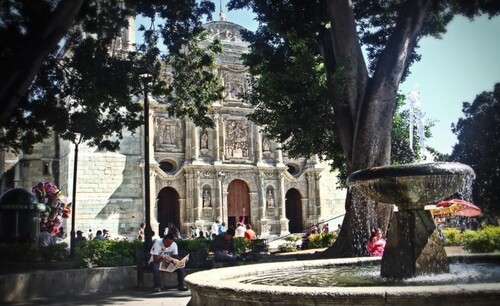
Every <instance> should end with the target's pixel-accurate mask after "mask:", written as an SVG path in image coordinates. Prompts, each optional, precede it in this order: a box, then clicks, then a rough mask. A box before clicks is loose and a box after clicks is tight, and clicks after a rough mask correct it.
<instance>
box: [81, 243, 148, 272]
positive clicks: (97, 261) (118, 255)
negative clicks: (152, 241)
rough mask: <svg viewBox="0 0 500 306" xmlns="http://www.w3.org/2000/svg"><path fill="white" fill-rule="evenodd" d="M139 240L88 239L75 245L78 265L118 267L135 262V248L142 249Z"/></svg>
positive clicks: (142, 244) (142, 245)
mask: <svg viewBox="0 0 500 306" xmlns="http://www.w3.org/2000/svg"><path fill="white" fill-rule="evenodd" d="M143 249H144V243H143V242H141V241H139V240H134V241H129V240H127V239H123V240H118V239H114V240H90V241H82V242H80V243H78V245H77V246H76V254H77V257H78V264H79V266H80V267H89V268H92V267H119V266H131V265H134V264H135V252H136V250H143Z"/></svg>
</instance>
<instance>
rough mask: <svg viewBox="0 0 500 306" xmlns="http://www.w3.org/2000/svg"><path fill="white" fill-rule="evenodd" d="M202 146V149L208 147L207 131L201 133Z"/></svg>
mask: <svg viewBox="0 0 500 306" xmlns="http://www.w3.org/2000/svg"><path fill="white" fill-rule="evenodd" d="M200 148H201V149H208V134H207V131H203V133H202V134H201V141H200Z"/></svg>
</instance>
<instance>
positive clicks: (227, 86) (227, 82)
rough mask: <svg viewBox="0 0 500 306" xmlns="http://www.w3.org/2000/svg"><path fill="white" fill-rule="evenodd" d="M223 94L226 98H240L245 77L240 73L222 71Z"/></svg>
mask: <svg viewBox="0 0 500 306" xmlns="http://www.w3.org/2000/svg"><path fill="white" fill-rule="evenodd" d="M222 79H223V81H224V96H225V98H226V99H228V100H241V97H240V95H241V94H243V93H244V92H245V85H246V78H245V75H244V74H242V73H230V72H223V75H222Z"/></svg>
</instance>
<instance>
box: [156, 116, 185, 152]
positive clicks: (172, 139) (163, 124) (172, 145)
mask: <svg viewBox="0 0 500 306" xmlns="http://www.w3.org/2000/svg"><path fill="white" fill-rule="evenodd" d="M180 137H181V128H180V126H179V123H178V122H176V121H172V120H166V119H163V118H159V119H158V129H157V141H156V143H157V150H158V151H170V150H174V149H179V148H180V146H181V141H180Z"/></svg>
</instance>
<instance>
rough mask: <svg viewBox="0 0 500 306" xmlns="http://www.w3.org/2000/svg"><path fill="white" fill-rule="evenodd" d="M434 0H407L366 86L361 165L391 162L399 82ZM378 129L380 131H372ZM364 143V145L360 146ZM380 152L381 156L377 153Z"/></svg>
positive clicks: (360, 131) (360, 132) (358, 140)
mask: <svg viewBox="0 0 500 306" xmlns="http://www.w3.org/2000/svg"><path fill="white" fill-rule="evenodd" d="M430 2H431V0H408V1H407V2H406V3H405V5H404V7H403V8H402V9H401V12H400V14H399V17H398V21H397V23H396V26H395V28H394V31H393V33H392V34H391V36H390V38H389V40H388V43H387V45H386V47H385V49H384V51H383V52H382V54H381V56H380V58H379V60H378V62H377V69H376V70H375V73H374V75H373V77H372V78H371V79H370V81H369V84H368V87H367V88H366V96H365V97H366V100H365V101H364V102H363V104H362V105H361V109H360V118H359V121H358V124H359V127H358V134H357V135H356V138H355V140H354V149H353V150H354V151H356V150H357V149H359V150H365V151H364V152H366V153H365V154H357V155H356V154H354V155H353V156H355V157H356V156H357V158H359V159H358V160H357V161H355V164H357V165H362V166H365V167H366V166H372V165H375V164H378V165H382V164H386V163H388V162H389V161H390V154H391V152H390V145H391V144H390V139H391V135H390V133H391V126H392V118H393V114H394V109H395V106H396V96H397V90H398V87H399V83H400V82H401V78H402V76H403V73H404V69H405V67H406V66H407V64H408V60H409V59H410V55H411V53H412V51H413V49H414V47H415V44H416V41H417V37H418V34H419V32H420V30H421V28H422V24H423V21H424V19H425V17H426V15H427V14H428V11H429V5H430ZM374 130H378V131H379V133H373V131H374ZM358 144H363V145H364V146H363V148H361V147H360V148H357V145H358ZM375 152H378V153H379V155H377V154H374V153H375Z"/></svg>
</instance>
